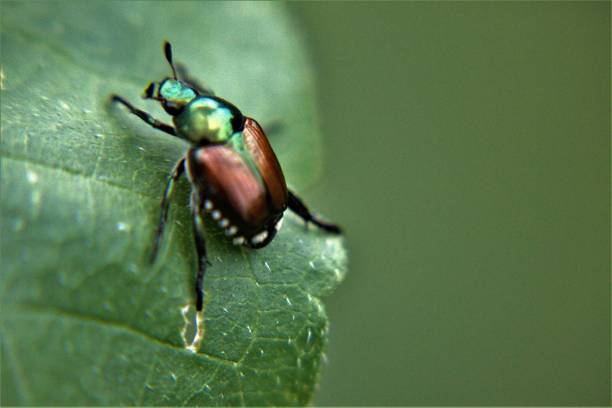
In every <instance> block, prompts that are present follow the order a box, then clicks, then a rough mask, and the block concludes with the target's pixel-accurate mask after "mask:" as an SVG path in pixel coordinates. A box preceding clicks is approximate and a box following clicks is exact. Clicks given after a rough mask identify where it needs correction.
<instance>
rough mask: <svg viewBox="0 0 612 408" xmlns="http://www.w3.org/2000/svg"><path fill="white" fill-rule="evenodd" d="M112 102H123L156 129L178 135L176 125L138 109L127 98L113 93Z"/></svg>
mask: <svg viewBox="0 0 612 408" xmlns="http://www.w3.org/2000/svg"><path fill="white" fill-rule="evenodd" d="M111 102H117V103H120V104H122V105H123V106H125V107H126V108H128V110H129V111H130V112H131V113H133V114H134V115H136V116H138V117H139V118H140V119H142V120H143V121H144V122H146V123H147V124H148V125H149V126H152V127H154V128H155V129H159V130H161V131H162V132H166V133H168V134H169V135H172V136H176V130H175V129H174V127H172V126H170V125H167V124H165V123H163V122H162V121H159V120H157V119H155V118H154V117H153V116H151V114H150V113H147V112H145V111H143V110H142V109H138V108H137V107H135V106H134V105H132V104H131V103H129V102H128V101H127V100H125V99H123V98H122V97H121V96H119V95H111Z"/></svg>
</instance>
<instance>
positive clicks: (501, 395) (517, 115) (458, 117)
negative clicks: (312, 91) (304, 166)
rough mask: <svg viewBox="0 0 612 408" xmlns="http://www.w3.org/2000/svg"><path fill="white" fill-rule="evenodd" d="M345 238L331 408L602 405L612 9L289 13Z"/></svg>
mask: <svg viewBox="0 0 612 408" xmlns="http://www.w3.org/2000/svg"><path fill="white" fill-rule="evenodd" d="M289 8H290V11H291V12H292V14H293V15H294V18H295V21H296V23H297V24H299V25H301V26H302V28H303V29H304V31H305V36H306V40H307V43H308V46H309V50H310V52H311V54H312V57H313V59H314V61H315V65H316V69H317V74H318V81H317V86H318V96H319V101H320V107H319V109H320V113H321V122H322V128H323V131H324V134H325V137H326V138H325V143H326V157H325V158H326V160H325V164H326V168H325V175H324V177H323V179H322V180H321V182H320V183H319V184H318V185H317V186H315V187H313V188H312V189H310V190H307V191H305V192H303V195H304V196H305V197H306V198H307V199H308V200H309V202H310V203H311V205H312V207H313V208H316V209H319V210H320V211H321V212H323V213H324V214H326V215H327V216H329V218H332V219H334V220H338V221H339V222H341V223H342V224H343V225H345V226H346V229H347V237H348V246H349V250H350V262H351V263H350V273H349V275H348V278H347V280H346V282H345V283H344V284H343V285H342V286H341V287H340V288H339V290H338V291H337V292H336V293H335V294H334V295H333V296H331V297H330V298H328V299H327V300H326V304H327V308H328V313H329V314H330V317H331V325H332V326H331V340H330V345H329V349H328V358H329V364H328V365H327V366H326V367H324V370H323V374H322V383H321V387H320V391H319V394H318V396H317V399H316V401H315V403H316V404H320V405H446V404H452V405H462V404H469V405H499V404H501V405H515V404H518V405H609V403H610V159H609V158H610V99H609V98H610V3H609V2H512V3H498V2H495V3H493V2H487V3H481V2H457V3H446V2H433V3H422V2H410V3H350V4H347V3H325V4H323V3H291V4H290V5H289Z"/></svg>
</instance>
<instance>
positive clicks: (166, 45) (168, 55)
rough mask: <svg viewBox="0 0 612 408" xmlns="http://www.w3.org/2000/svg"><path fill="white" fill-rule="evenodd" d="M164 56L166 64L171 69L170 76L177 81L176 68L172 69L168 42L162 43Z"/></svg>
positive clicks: (170, 48) (170, 49)
mask: <svg viewBox="0 0 612 408" xmlns="http://www.w3.org/2000/svg"><path fill="white" fill-rule="evenodd" d="M164 54H165V55H166V60H167V61H168V64H170V68H172V76H173V77H174V79H178V77H177V76H176V68H174V62H172V45H170V43H169V42H168V41H165V42H164Z"/></svg>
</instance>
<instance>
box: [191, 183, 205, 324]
mask: <svg viewBox="0 0 612 408" xmlns="http://www.w3.org/2000/svg"><path fill="white" fill-rule="evenodd" d="M191 211H192V215H193V236H194V238H195V245H196V253H197V255H198V272H197V274H196V282H195V292H196V311H198V312H201V311H202V305H203V303H204V274H205V273H206V264H207V257H206V240H205V238H204V214H202V206H201V205H200V200H199V197H198V193H197V191H196V190H194V191H192V193H191Z"/></svg>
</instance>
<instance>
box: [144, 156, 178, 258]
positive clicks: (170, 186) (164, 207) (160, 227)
mask: <svg viewBox="0 0 612 408" xmlns="http://www.w3.org/2000/svg"><path fill="white" fill-rule="evenodd" d="M184 172H185V158H184V157H182V158H181V159H180V160H179V161H178V162H176V165H175V166H174V169H172V173H170V177H169V178H168V182H167V183H166V190H165V191H164V196H163V198H162V201H161V213H160V216H159V224H157V231H156V232H155V240H154V241H153V251H152V252H151V263H153V262H155V259H156V258H157V253H158V252H159V245H160V243H161V239H162V236H163V235H164V227H165V226H166V221H167V220H168V207H169V205H170V196H171V195H172V192H173V191H174V182H175V181H177V180H178V179H179V177H181V176H182V175H183V173H184Z"/></svg>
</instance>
